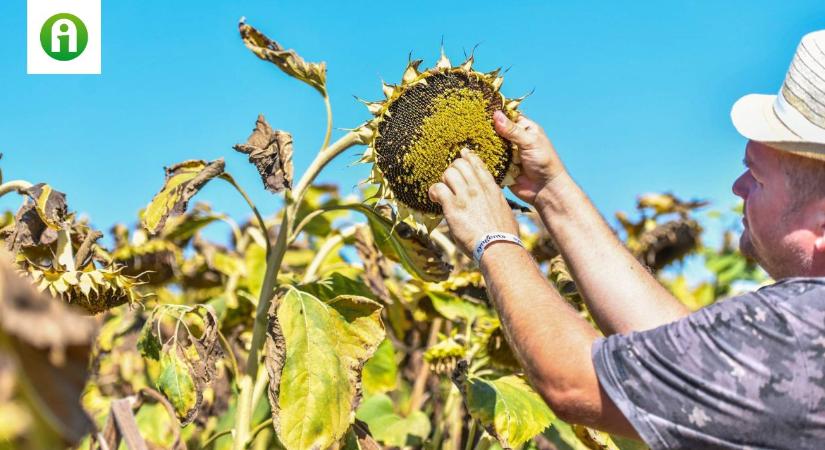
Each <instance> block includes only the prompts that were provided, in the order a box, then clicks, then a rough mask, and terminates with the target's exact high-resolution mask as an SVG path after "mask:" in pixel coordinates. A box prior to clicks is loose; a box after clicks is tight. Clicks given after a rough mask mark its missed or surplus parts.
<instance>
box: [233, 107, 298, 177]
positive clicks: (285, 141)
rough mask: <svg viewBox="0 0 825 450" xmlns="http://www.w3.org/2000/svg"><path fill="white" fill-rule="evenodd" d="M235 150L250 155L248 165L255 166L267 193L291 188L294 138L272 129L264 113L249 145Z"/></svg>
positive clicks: (247, 141) (251, 135)
mask: <svg viewBox="0 0 825 450" xmlns="http://www.w3.org/2000/svg"><path fill="white" fill-rule="evenodd" d="M232 148H234V149H235V150H236V151H238V152H241V153H244V154H247V155H249V162H251V163H252V164H255V167H256V168H257V169H258V173H259V174H261V180H262V181H263V183H264V187H265V188H266V189H267V190H268V191H271V192H274V193H278V192H281V191H283V190H284V188H286V189H290V188H291V187H292V135H291V134H289V133H287V132H286V131H281V130H273V129H272V127H271V126H269V124H268V123H267V122H266V119H265V118H264V116H263V114H260V115H258V121H257V122H256V123H255V129H254V130H252V134H250V135H249V138H248V139H247V140H246V144H237V145H235V146H233V147H232Z"/></svg>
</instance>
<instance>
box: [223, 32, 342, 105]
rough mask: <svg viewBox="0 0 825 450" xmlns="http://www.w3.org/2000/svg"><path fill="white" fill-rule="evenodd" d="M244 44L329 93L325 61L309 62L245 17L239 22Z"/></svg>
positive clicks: (295, 75)
mask: <svg viewBox="0 0 825 450" xmlns="http://www.w3.org/2000/svg"><path fill="white" fill-rule="evenodd" d="M238 30H239V31H240V33H241V39H243V43H244V45H246V47H247V48H248V49H250V50H252V53H254V54H255V55H257V56H258V58H261V59H263V60H264V61H269V62H271V63H273V64H275V65H276V66H278V67H279V68H280V69H281V70H283V71H284V73H286V74H287V75H289V76H291V77H295V78H297V79H299V80H301V81H303V82H304V83H307V84H309V85H310V86H312V87H314V88H315V89H317V90H318V92H320V93H321V95H323V96H326V95H327V88H326V82H327V67H326V64H325V63H323V62H320V63H308V62H306V61H304V59H303V58H301V57H300V56H298V54H297V53H295V50H284V48H283V47H281V45H280V44H278V43H277V42H275V41H273V40H272V39H269V38H268V37H266V36H264V34H263V33H261V32H260V31H258V30H256V29H255V28H253V27H252V26H250V25H247V24H246V23H245V22H244V20H243V19H241V22H240V23H239V24H238Z"/></svg>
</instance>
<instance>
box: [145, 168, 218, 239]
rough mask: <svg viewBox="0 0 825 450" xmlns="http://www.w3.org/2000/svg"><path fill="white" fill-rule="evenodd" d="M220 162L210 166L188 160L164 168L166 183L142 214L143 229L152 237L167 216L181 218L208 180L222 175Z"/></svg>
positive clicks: (160, 227)
mask: <svg viewBox="0 0 825 450" xmlns="http://www.w3.org/2000/svg"><path fill="white" fill-rule="evenodd" d="M224 167H225V163H224V161H223V158H220V159H216V160H215V161H212V162H210V163H207V162H206V161H201V160H189V161H184V162H182V163H178V164H175V165H173V166H171V167H167V168H166V181H165V182H164V183H163V188H161V190H160V192H158V193H157V195H155V197H154V198H153V199H152V201H151V202H150V203H149V205H148V206H147V207H146V210H145V211H144V212H143V217H142V222H143V227H144V228H146V229H147V230H148V231H149V232H150V233H152V234H156V233H158V232H160V231H161V230H163V226H164V224H165V223H166V220H167V219H168V218H169V217H170V216H174V215H179V214H183V213H184V212H185V211H186V206H187V204H188V203H189V199H191V198H192V197H193V196H194V195H195V194H197V193H198V191H199V190H200V189H201V188H202V187H203V186H204V185H205V184H206V183H208V182H209V180H211V179H213V178H215V177H217V176H219V175H221V174H223V171H224Z"/></svg>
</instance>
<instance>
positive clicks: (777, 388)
mask: <svg viewBox="0 0 825 450" xmlns="http://www.w3.org/2000/svg"><path fill="white" fill-rule="evenodd" d="M731 114H732V118H733V121H734V125H735V126H736V128H737V129H738V130H739V132H740V133H741V134H743V135H744V136H745V137H746V138H748V139H749V142H748V145H747V148H746V151H745V164H746V167H747V169H746V171H745V173H744V174H742V176H740V177H739V179H737V180H736V182H735V183H734V185H733V191H734V193H735V194H736V195H738V196H740V197H742V199H743V200H744V202H745V209H744V216H745V217H744V221H743V223H744V227H745V230H744V233H743V234H742V237H741V241H740V247H741V249H742V251H743V252H744V253H746V254H748V255H749V256H751V257H753V258H755V259H756V260H757V261H758V262H759V263H760V264H761V265H762V267H764V269H765V270H766V271H767V272H768V274H770V275H771V276H772V277H773V278H774V279H776V280H778V281H777V282H776V283H775V284H773V285H771V286H766V287H763V288H761V289H759V290H757V291H756V292H753V293H749V294H745V295H742V296H739V297H735V298H731V299H728V300H725V301H722V302H718V303H716V304H714V305H711V306H709V307H707V308H704V309H702V310H700V311H698V312H695V313H693V314H691V313H690V311H688V310H687V309H686V308H685V307H684V306H683V305H682V304H681V303H680V302H679V301H678V300H676V299H675V298H674V297H673V296H672V295H671V294H670V293H669V292H668V291H667V290H666V289H665V288H663V287H662V286H661V285H660V284H659V283H658V282H657V281H656V279H654V278H653V276H651V274H650V273H649V272H648V271H647V270H646V269H645V267H643V266H642V265H641V264H640V263H639V262H638V261H636V260H635V259H634V258H633V256H631V255H630V253H628V251H627V250H626V249H625V248H624V247H623V246H622V244H621V243H620V241H619V240H618V239H617V238H616V237H615V236H614V234H613V232H612V230H611V229H610V228H609V227H608V225H607V224H606V223H605V221H604V220H603V219H602V217H601V216H600V215H599V213H598V212H597V211H596V209H595V208H594V207H593V205H592V204H591V202H590V201H589V200H588V198H587V196H586V195H585V194H584V192H582V190H581V189H580V188H579V187H578V186H577V185H576V183H575V182H574V181H573V180H572V179H571V177H570V175H568V173H567V172H566V170H565V168H564V166H563V165H562V163H561V161H560V160H559V158H558V156H557V154H556V152H555V151H554V150H553V146H552V144H551V143H550V141H549V140H548V139H547V137H546V136H545V134H544V132H543V131H542V129H541V128H540V127H539V126H538V125H537V124H535V123H534V122H531V121H530V120H528V119H526V118H521V119H519V120H518V122H517V123H512V122H510V121H509V120H508V119H507V118H506V117H505V116H504V114H502V113H500V112H497V113H496V114H495V116H494V122H495V128H496V130H497V131H498V133H499V134H501V135H502V136H504V137H505V138H507V139H509V140H511V141H512V142H514V143H515V144H516V145H518V146H519V148H520V154H521V166H522V167H521V168H522V175H521V176H520V177H519V178H518V180H517V183H516V184H515V185H514V186H511V188H510V189H511V191H512V192H513V193H514V194H515V195H516V196H517V197H518V198H520V199H522V200H523V201H525V202H528V203H530V204H531V205H533V206H534V207H535V208H536V210H537V211H538V213H539V215H540V216H541V218H542V221H543V222H544V224H545V225H546V227H547V229H548V230H549V231H550V233H551V234H552V236H553V238H554V240H555V242H556V243H557V244H558V246H559V248H560V251H561V252H562V254H563V256H564V258H565V259H566V261H567V263H568V265H569V267H570V269H571V272H572V274H573V276H574V278H575V280H576V282H577V284H578V286H579V289H580V291H581V293H582V295H583V297H584V298H585V300H586V302H587V305H588V307H589V308H590V311H591V312H592V315H593V317H594V318H595V320H596V322H597V323H598V325H599V327H600V328H601V330H602V331H603V333H604V335H605V336H606V337H601V336H600V335H599V334H597V332H596V331H594V330H593V329H592V328H591V326H590V325H589V324H587V323H586V322H585V321H584V320H582V319H581V317H579V315H578V314H577V313H576V312H575V311H574V310H573V309H572V308H571V307H569V306H568V305H567V304H566V302H565V301H564V300H563V299H562V298H561V297H560V296H559V294H558V293H557V292H556V291H555V290H554V289H553V288H552V287H551V286H550V285H549V284H548V282H547V280H546V278H545V277H544V276H543V275H542V274H541V273H540V272H539V270H538V267H537V266H536V264H535V262H534V261H533V260H532V258H531V257H530V254H529V253H528V252H527V251H526V250H524V248H522V247H521V246H519V245H516V244H514V243H513V242H512V241H513V240H514V239H512V238H509V239H510V240H509V241H508V240H507V239H508V238H507V234H512V235H516V234H517V233H518V227H517V225H516V222H515V220H514V218H513V215H512V213H511V212H510V209H509V208H508V206H507V203H506V201H505V199H504V196H503V194H502V192H501V189H500V188H499V187H498V186H497V185H496V183H495V181H494V180H493V178H492V176H491V175H490V174H489V173H488V172H487V170H486V168H485V167H484V164H483V163H482V162H481V160H479V159H478V158H477V157H476V156H475V155H473V154H472V153H470V152H467V151H466V150H465V151H462V157H461V158H459V159H457V160H456V161H455V162H454V163H453V164H452V165H451V167H450V168H448V169H447V171H446V172H445V173H444V176H443V179H442V180H443V182H442V183H437V184H435V185H433V186H432V187H431V189H430V196H431V198H432V199H433V200H434V201H437V202H438V203H440V204H441V205H442V207H443V209H444V215H445V217H446V219H447V223H448V225H449V227H450V231H451V233H452V234H453V236H454V238H455V240H456V241H457V243H458V245H459V246H460V247H461V248H462V249H463V250H464V251H465V252H467V253H473V252H474V251H475V252H476V255H478V254H479V253H481V254H480V260H479V266H480V269H481V271H482V273H483V275H484V279H485V280H486V283H487V288H488V290H489V292H490V294H491V297H492V298H493V300H494V302H495V305H496V308H497V310H498V312H499V315H500V317H501V320H502V323H503V325H504V330H505V333H506V335H507V337H508V340H509V341H510V343H511V344H512V346H513V348H514V351H515V352H516V354H517V356H518V358H519V360H520V361H521V362H522V365H523V367H524V369H525V371H526V373H527V375H528V376H529V378H530V380H531V382H532V384H533V386H534V387H535V388H536V389H537V390H538V392H539V393H540V394H541V395H542V397H543V398H544V399H545V400H546V401H547V403H548V404H549V405H550V407H551V408H552V409H553V411H554V412H555V413H556V414H557V415H558V416H560V417H561V418H562V419H564V420H566V421H569V422H573V423H579V424H584V425H588V426H591V427H594V428H598V429H601V430H605V431H608V432H611V433H616V434H620V435H625V436H631V437H637V438H641V439H642V440H644V441H645V442H646V443H647V444H648V445H649V446H650V447H652V448H654V449H657V448H691V449H695V448H703V449H704V448H792V449H803V448H825V278H816V277H822V276H825V31H820V32H816V33H811V34H809V35H807V36H805V37H804V38H803V40H802V42H801V44H800V46H799V48H798V49H797V53H796V55H795V57H794V60H793V62H792V64H791V68H790V69H789V71H788V74H787V77H786V79H785V82H784V84H783V86H782V89H781V91H780V94H779V95H778V96H764V95H749V96H746V97H744V98H742V99H740V100H739V101H738V102H737V103H736V105H734V108H733V110H732V113H731ZM491 233H492V234H491ZM496 233H498V234H499V236H498V237H496ZM485 237H486V238H487V239H484V238H485ZM479 241H482V242H481V243H480V242H479ZM490 241H491V242H490ZM479 244H481V245H479ZM485 244H486V245H485ZM512 267H524V268H525V269H524V270H519V271H515V272H514V271H512V270H510V268H512Z"/></svg>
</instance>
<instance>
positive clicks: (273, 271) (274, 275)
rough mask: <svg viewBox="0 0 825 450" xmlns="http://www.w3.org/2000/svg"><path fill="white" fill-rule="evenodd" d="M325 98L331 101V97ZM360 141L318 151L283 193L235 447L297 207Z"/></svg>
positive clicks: (241, 442) (243, 431) (243, 434)
mask: <svg viewBox="0 0 825 450" xmlns="http://www.w3.org/2000/svg"><path fill="white" fill-rule="evenodd" d="M326 101H327V102H328V99H327V100H326ZM328 113H329V114H330V115H331V114H332V110H331V109H328ZM328 122H329V126H328V132H327V134H329V133H330V132H331V127H332V120H331V118H330V120H329V121H328ZM359 143H361V138H360V137H359V135H358V133H356V131H350V132H349V133H347V134H345V135H344V136H342V137H341V138H340V139H338V140H337V141H335V142H333V143H332V144H331V145H329V146H325V148H324V149H323V150H321V151H320V152H318V155H317V156H316V157H315V160H313V161H312V164H310V166H309V168H308V169H307V171H306V172H304V174H303V176H302V177H301V179H300V181H298V184H297V185H296V187H295V189H294V191H291V192H290V191H287V192H286V195H285V196H284V199H285V203H286V204H285V205H284V216H283V218H282V220H281V225H280V227H278V238H277V240H276V242H275V245H274V246H273V247H272V250H271V251H270V252H268V254H267V260H266V273H265V274H264V283H263V287H262V288H261V292H260V295H259V296H258V306H257V308H256V311H255V323H254V326H253V328H252V342H251V344H250V350H249V357H248V358H247V361H246V372H245V373H244V375H243V377H241V380H240V383H239V386H240V390H241V393H240V396H239V399H238V415H237V417H236V419H235V433H236V434H235V442H234V444H233V449H234V450H243V449H244V448H245V447H246V443H247V442H248V441H249V439H250V425H251V419H252V412H253V408H254V407H255V405H254V403H253V396H254V390H255V384H256V383H255V380H254V379H253V377H254V376H255V375H257V374H258V368H259V365H260V354H261V350H262V349H263V346H264V343H265V341H266V339H265V338H266V330H267V325H268V322H269V320H268V319H269V310H270V307H271V304H272V301H273V293H274V291H275V286H276V284H277V279H278V272H279V271H280V268H281V262H282V261H283V260H284V255H285V254H286V250H287V246H288V245H287V244H288V238H289V237H290V230H291V229H292V221H293V220H294V218H295V213H297V211H298V207H299V206H300V204H301V201H302V200H303V198H304V194H305V193H306V190H307V188H308V187H309V186H310V185H311V184H312V182H313V181H314V180H315V178H316V177H317V176H318V174H319V173H320V172H321V169H323V168H324V166H326V165H327V164H329V162H330V161H332V159H333V158H335V157H336V156H338V155H340V154H341V153H342V152H343V151H344V150H346V149H348V148H350V147H352V146H353V145H356V144H359ZM264 233H265V236H267V233H266V228H264ZM267 240H268V239H267ZM275 308H276V310H277V305H275Z"/></svg>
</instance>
